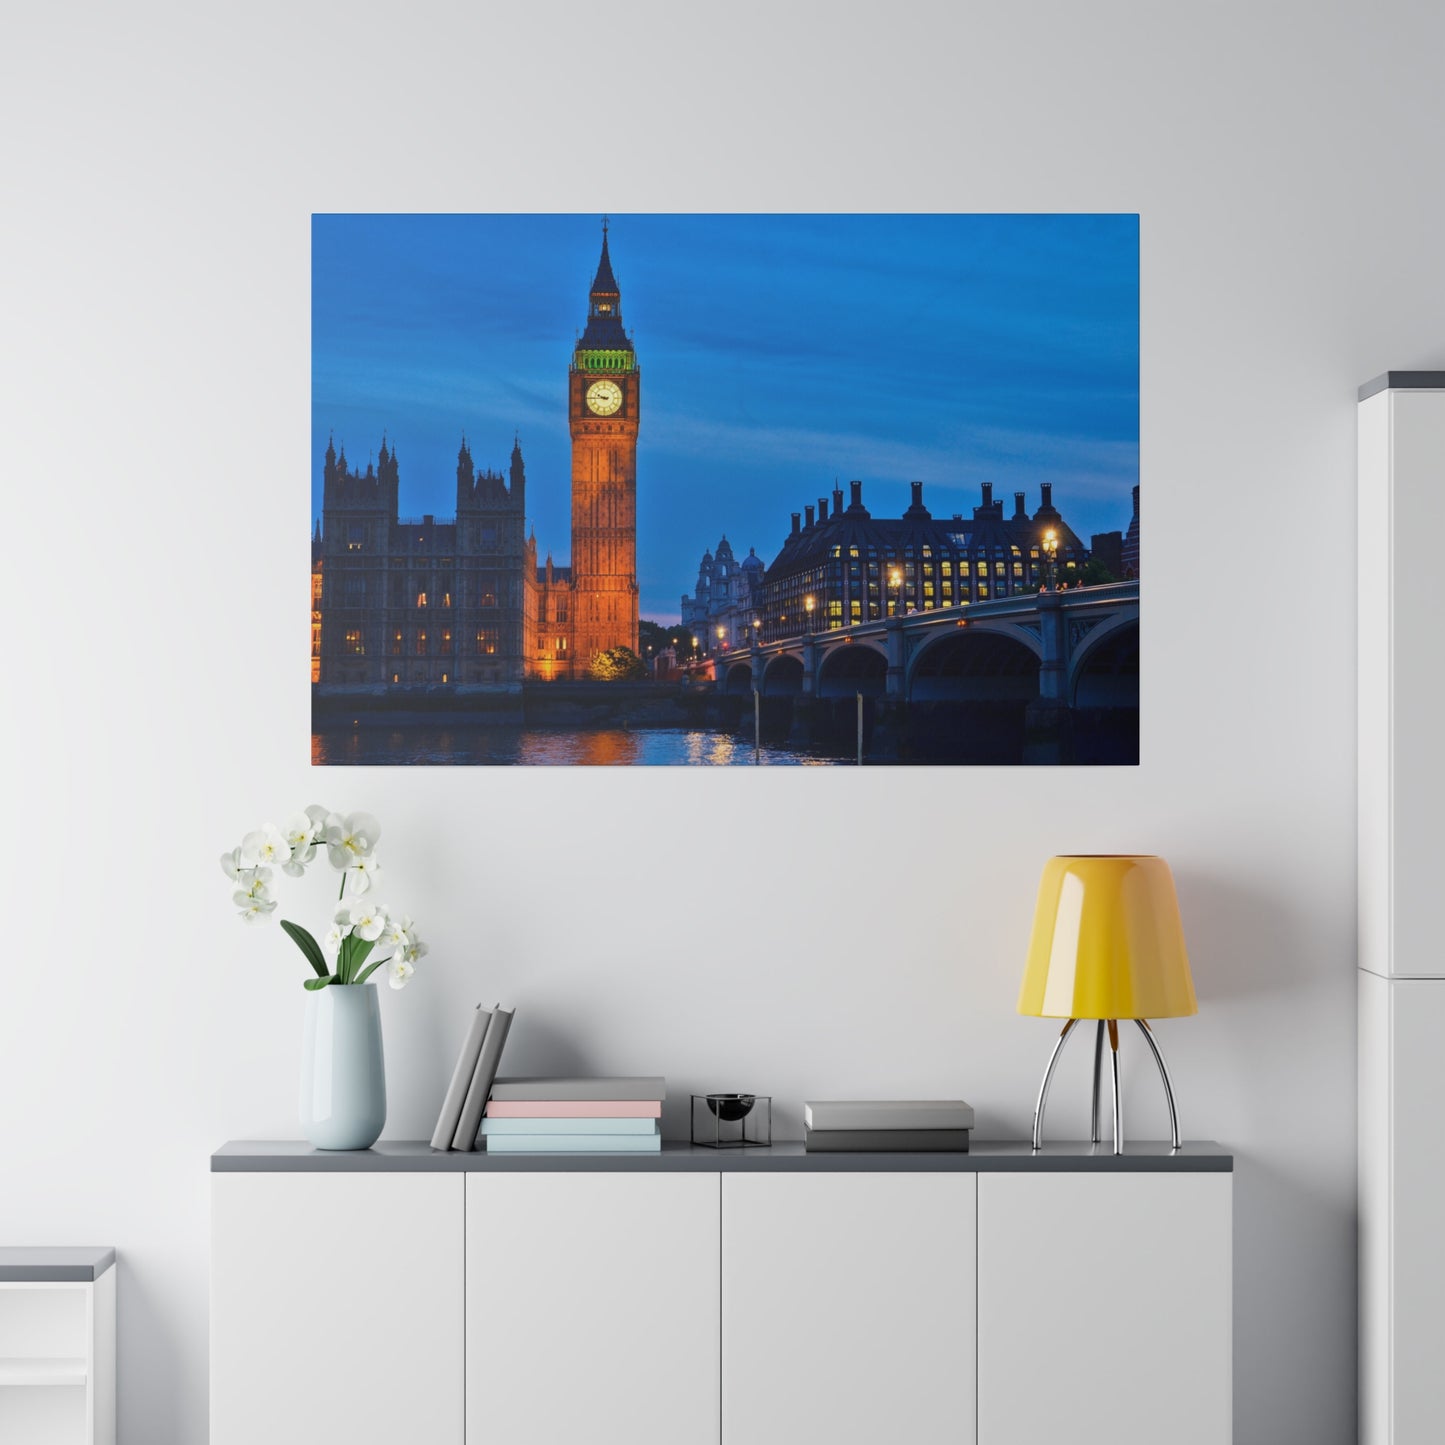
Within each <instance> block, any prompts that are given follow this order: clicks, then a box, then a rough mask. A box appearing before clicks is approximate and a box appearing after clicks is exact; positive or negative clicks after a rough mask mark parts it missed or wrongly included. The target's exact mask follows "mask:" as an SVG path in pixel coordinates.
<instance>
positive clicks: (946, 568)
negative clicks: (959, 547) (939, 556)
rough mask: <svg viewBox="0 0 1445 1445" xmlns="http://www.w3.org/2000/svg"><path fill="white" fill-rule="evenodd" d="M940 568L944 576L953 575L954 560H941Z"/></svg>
mask: <svg viewBox="0 0 1445 1445" xmlns="http://www.w3.org/2000/svg"><path fill="white" fill-rule="evenodd" d="M938 570H939V571H940V572H941V573H942V574H943V576H945V577H952V576H953V563H952V562H940V563H939V564H938Z"/></svg>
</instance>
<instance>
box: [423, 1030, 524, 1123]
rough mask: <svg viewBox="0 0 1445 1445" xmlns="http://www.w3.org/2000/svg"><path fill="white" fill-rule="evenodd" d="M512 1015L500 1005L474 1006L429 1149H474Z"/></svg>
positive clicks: (500, 1060)
mask: <svg viewBox="0 0 1445 1445" xmlns="http://www.w3.org/2000/svg"><path fill="white" fill-rule="evenodd" d="M515 1012H516V1010H515V1009H506V1008H503V1007H502V1006H501V1004H498V1005H497V1006H496V1008H493V1009H485V1008H483V1007H482V1006H481V1004H478V1005H477V1011H476V1013H475V1014H473V1015H472V1021H471V1025H470V1027H469V1028H468V1029H467V1036H466V1038H465V1039H464V1040H463V1041H462V1051H461V1053H460V1054H458V1055H457V1066H456V1068H455V1069H453V1070H452V1081H451V1084H450V1085H449V1086H448V1088H447V1096H446V1098H445V1099H444V1100H442V1111H441V1113H440V1115H438V1117H437V1126H436V1128H435V1129H434V1130H433V1131H432V1136H431V1146H432V1148H433V1149H463V1150H467V1149H475V1148H476V1147H477V1131H478V1129H479V1128H480V1127H481V1123H482V1110H483V1109H484V1108H485V1107H486V1103H487V1096H488V1095H489V1094H490V1093H491V1091H492V1081H493V1080H494V1079H495V1078H496V1077H497V1065H498V1064H500V1063H501V1062H502V1045H503V1044H505V1043H506V1042H507V1030H508V1029H510V1028H511V1026H512V1015H513V1014H514V1013H515Z"/></svg>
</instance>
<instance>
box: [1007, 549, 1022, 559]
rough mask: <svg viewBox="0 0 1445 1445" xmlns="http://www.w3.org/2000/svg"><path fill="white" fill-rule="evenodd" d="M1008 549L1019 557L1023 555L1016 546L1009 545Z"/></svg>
mask: <svg viewBox="0 0 1445 1445" xmlns="http://www.w3.org/2000/svg"><path fill="white" fill-rule="evenodd" d="M1009 551H1010V552H1012V553H1013V554H1014V556H1015V557H1020V556H1022V555H1023V554H1022V553H1021V552H1020V551H1019V549H1018V548H1017V547H1010V548H1009Z"/></svg>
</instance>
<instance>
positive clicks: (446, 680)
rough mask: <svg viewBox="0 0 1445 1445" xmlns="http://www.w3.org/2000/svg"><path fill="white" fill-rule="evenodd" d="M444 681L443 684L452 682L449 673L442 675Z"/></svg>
mask: <svg viewBox="0 0 1445 1445" xmlns="http://www.w3.org/2000/svg"><path fill="white" fill-rule="evenodd" d="M442 681H443V682H450V681H451V677H450V675H449V674H447V673H445V672H444V673H442Z"/></svg>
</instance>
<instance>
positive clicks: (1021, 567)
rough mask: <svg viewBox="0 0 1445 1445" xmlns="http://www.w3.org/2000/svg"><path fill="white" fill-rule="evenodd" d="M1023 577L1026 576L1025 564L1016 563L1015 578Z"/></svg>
mask: <svg viewBox="0 0 1445 1445" xmlns="http://www.w3.org/2000/svg"><path fill="white" fill-rule="evenodd" d="M1023 575H1024V564H1023V563H1022V562H1015V563H1014V576H1015V577H1022V576H1023Z"/></svg>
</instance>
